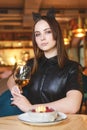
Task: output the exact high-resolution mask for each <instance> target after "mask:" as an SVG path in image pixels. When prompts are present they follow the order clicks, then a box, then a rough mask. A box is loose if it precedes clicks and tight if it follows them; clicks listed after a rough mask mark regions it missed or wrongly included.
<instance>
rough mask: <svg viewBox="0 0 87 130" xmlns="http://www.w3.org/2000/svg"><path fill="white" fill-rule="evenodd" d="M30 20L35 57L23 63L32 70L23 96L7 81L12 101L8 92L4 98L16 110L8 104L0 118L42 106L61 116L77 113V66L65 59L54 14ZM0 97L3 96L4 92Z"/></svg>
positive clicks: (79, 79)
mask: <svg viewBox="0 0 87 130" xmlns="http://www.w3.org/2000/svg"><path fill="white" fill-rule="evenodd" d="M33 17H34V20H35V24H34V27H33V47H34V53H35V57H34V59H31V60H29V61H28V62H27V64H28V65H29V66H31V68H32V75H31V79H30V82H29V84H28V85H27V86H26V87H24V94H21V93H20V90H19V89H18V88H17V86H15V82H14V79H13V76H11V77H10V78H9V80H8V87H9V89H10V91H11V94H12V98H11V97H10V96H9V95H10V92H7V96H9V98H8V99H9V101H10V98H11V104H12V105H15V106H16V107H15V106H11V105H10V108H9V110H8V111H10V110H11V112H8V111H6V112H5V109H4V112H2V113H6V114H4V116H6V115H15V114H19V113H22V112H27V111H29V110H30V109H33V108H36V107H37V106H38V105H42V104H43V105H44V106H49V107H52V108H54V109H55V110H58V111H61V112H64V113H77V112H78V111H79V109H80V106H81V102H82V76H81V68H80V65H79V64H78V63H76V62H74V61H71V60H69V59H68V56H67V54H66V51H65V48H64V42H63V37H62V32H61V29H60V26H59V23H58V22H57V21H56V19H55V17H54V13H53V12H51V11H48V13H47V15H46V16H41V15H40V14H33ZM2 97H6V96H5V93H4V96H3V95H2ZM3 104H5V103H3ZM8 105H9V104H8ZM8 105H7V106H8ZM2 106H4V105H2ZM5 106H6V105H5ZM5 106H4V107H3V108H5ZM2 111H3V110H2ZM13 111H14V112H13ZM0 113H1V112H0ZM7 113H8V114H7Z"/></svg>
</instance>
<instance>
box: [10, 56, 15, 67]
mask: <svg viewBox="0 0 87 130" xmlns="http://www.w3.org/2000/svg"><path fill="white" fill-rule="evenodd" d="M15 63H16V59H15V58H14V57H11V58H10V65H14V64H15Z"/></svg>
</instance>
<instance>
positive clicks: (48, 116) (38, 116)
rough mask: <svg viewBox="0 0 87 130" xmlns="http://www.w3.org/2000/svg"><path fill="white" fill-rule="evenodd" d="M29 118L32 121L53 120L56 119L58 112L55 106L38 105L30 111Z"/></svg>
mask: <svg viewBox="0 0 87 130" xmlns="http://www.w3.org/2000/svg"><path fill="white" fill-rule="evenodd" d="M28 116H29V120H30V121H31V122H51V121H54V120H56V118H57V117H58V112H57V111H55V110H54V109H53V108H49V107H45V106H38V107H37V108H36V109H32V110H30V111H29V112H28Z"/></svg>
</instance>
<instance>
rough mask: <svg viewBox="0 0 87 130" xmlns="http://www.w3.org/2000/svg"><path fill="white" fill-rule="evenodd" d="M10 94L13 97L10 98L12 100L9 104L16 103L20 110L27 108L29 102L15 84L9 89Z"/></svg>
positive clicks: (24, 110) (26, 109) (25, 110)
mask: <svg viewBox="0 0 87 130" xmlns="http://www.w3.org/2000/svg"><path fill="white" fill-rule="evenodd" d="M11 94H12V96H13V98H11V100H12V102H11V104H12V105H16V106H17V107H18V108H19V109H20V110H21V111H23V112H27V111H28V110H29V108H30V106H31V104H30V102H29V101H28V99H27V98H26V97H25V96H23V95H22V94H21V92H20V90H19V88H18V86H17V85H15V86H14V87H13V88H12V89H11Z"/></svg>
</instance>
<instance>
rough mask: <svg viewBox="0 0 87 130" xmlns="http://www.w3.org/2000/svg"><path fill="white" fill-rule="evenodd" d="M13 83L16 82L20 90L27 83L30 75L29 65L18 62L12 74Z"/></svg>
mask: <svg viewBox="0 0 87 130" xmlns="http://www.w3.org/2000/svg"><path fill="white" fill-rule="evenodd" d="M13 77H14V80H15V83H16V84H18V87H19V89H20V91H21V92H22V88H23V87H24V86H26V85H27V84H28V83H29V80H30V77H31V67H30V66H27V65H26V64H25V65H24V64H22V63H18V64H17V65H16V67H15V70H14V74H13Z"/></svg>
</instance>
